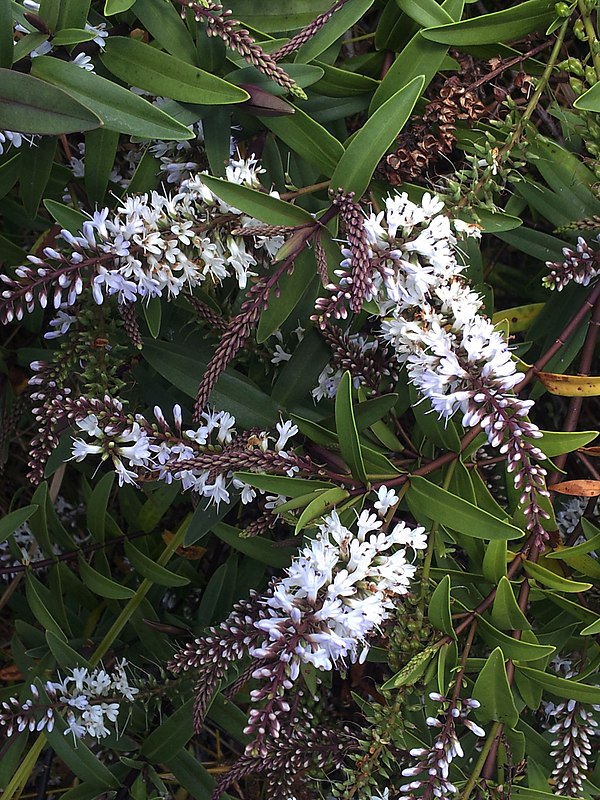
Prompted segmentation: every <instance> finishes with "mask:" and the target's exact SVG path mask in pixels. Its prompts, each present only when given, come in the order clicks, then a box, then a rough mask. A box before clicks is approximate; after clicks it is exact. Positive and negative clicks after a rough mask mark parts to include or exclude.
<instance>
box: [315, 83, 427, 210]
mask: <svg viewBox="0 0 600 800" xmlns="http://www.w3.org/2000/svg"><path fill="white" fill-rule="evenodd" d="M424 85H425V78H424V76H423V75H418V76H417V77H416V78H413V79H412V81H410V83H408V84H407V85H406V86H404V87H402V89H400V90H399V91H398V92H396V93H395V94H394V95H392V97H390V99H389V100H386V102H385V103H383V105H381V106H380V107H379V108H378V109H377V111H375V113H374V114H372V116H370V117H369V119H368V120H367V121H366V123H365V124H364V125H363V126H362V128H361V129H360V130H359V132H358V133H357V134H356V136H355V137H354V138H353V139H352V141H351V142H350V144H349V145H348V148H347V150H346V152H345V153H344V155H343V156H342V157H341V159H340V161H339V163H338V165H337V167H336V169H335V172H334V173H333V175H332V176H331V186H332V187H333V188H334V189H337V188H338V187H341V188H342V189H344V190H345V191H347V192H354V193H355V195H356V196H357V197H361V196H362V195H363V194H364V192H365V191H366V190H367V187H368V186H369V182H370V180H371V178H372V177H373V173H374V172H375V169H376V167H377V164H378V163H379V161H380V160H381V157H382V156H383V155H384V153H385V152H386V150H387V149H388V147H390V145H391V144H392V142H393V141H394V140H395V138H396V136H397V135H398V134H399V133H400V131H401V130H402V128H403V127H404V125H405V124H406V121H407V120H408V118H409V116H410V114H411V112H412V110H413V108H414V107H415V103H416V102H417V100H418V98H419V96H420V94H421V92H422V90H423V86H424Z"/></svg>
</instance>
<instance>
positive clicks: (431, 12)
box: [396, 0, 454, 28]
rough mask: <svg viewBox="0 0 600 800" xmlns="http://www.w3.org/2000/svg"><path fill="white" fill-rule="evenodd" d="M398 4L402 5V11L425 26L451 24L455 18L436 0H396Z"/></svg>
mask: <svg viewBox="0 0 600 800" xmlns="http://www.w3.org/2000/svg"><path fill="white" fill-rule="evenodd" d="M396 4H397V5H398V6H400V8H401V9H402V11H404V13H405V14H406V15H407V16H409V17H410V18H411V19H413V20H414V21H415V22H418V23H419V25H422V26H423V27H424V28H431V27H432V26H433V25H449V24H451V23H452V22H454V20H453V19H452V17H451V16H450V14H448V12H447V11H444V9H443V8H442V6H440V5H439V4H438V3H437V2H436V0H419V2H418V3H415V0H396Z"/></svg>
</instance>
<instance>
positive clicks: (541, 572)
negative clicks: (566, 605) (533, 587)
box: [523, 560, 592, 592]
mask: <svg viewBox="0 0 600 800" xmlns="http://www.w3.org/2000/svg"><path fill="white" fill-rule="evenodd" d="M523 568H524V569H525V572H526V573H527V574H528V575H529V576H530V577H532V578H535V580H536V581H538V583H541V584H542V585H543V586H548V587H550V589H556V590H558V591H560V592H586V591H587V590H588V589H591V588H592V584H591V583H581V582H580V581H572V580H569V579H568V578H563V577H562V576H561V575H557V574H556V573H555V572H551V571H550V570H549V569H546V568H545V567H540V565H539V564H534V563H533V561H527V560H525V561H524V562H523Z"/></svg>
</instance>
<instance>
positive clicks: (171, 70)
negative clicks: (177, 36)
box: [101, 36, 250, 105]
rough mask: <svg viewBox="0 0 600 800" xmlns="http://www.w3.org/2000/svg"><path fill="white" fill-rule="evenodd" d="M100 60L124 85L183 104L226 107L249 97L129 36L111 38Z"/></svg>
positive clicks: (237, 89) (221, 80) (107, 41)
mask: <svg viewBox="0 0 600 800" xmlns="http://www.w3.org/2000/svg"><path fill="white" fill-rule="evenodd" d="M101 60H102V63H103V64H104V66H105V67H106V68H107V69H109V70H110V71H111V72H112V73H113V75H116V76H117V78H120V79H121V80H122V81H125V82H127V83H129V84H130V85H133V86H139V87H140V89H146V91H148V92H151V94H154V95H159V96H165V97H171V98H172V99H173V100H179V101H181V102H183V103H199V104H202V105H225V104H228V103H243V102H244V101H245V100H248V99H249V97H250V95H249V94H248V92H245V91H244V90H243V89H241V88H240V87H239V86H234V85H233V84H232V83H228V82H227V81H225V80H223V78H219V77H217V76H216V75H211V74H210V73H209V72H205V71H204V70H203V69H200V68H199V67H194V66H192V65H191V64H187V63H186V62H185V61H181V59H179V58H175V56H172V55H169V54H168V53H163V52H162V51H161V50H157V49H156V48H155V47H150V45H148V44H144V42H140V41H139V40H138V39H130V38H129V37H127V36H110V37H109V38H108V39H107V40H106V46H105V49H104V52H103V53H102V56H101Z"/></svg>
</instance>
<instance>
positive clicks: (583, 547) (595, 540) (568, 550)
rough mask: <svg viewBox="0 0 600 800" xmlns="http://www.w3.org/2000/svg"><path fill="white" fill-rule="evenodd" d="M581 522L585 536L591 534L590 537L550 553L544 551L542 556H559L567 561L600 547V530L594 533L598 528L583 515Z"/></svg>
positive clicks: (550, 557) (551, 557)
mask: <svg viewBox="0 0 600 800" xmlns="http://www.w3.org/2000/svg"><path fill="white" fill-rule="evenodd" d="M581 523H582V526H583V532H584V533H585V535H586V536H588V535H589V536H591V538H590V539H588V540H587V541H585V542H581V544H577V545H574V546H573V547H560V548H559V549H558V550H554V551H553V552H552V553H544V558H545V559H546V558H549V559H553V558H559V559H560V560H561V561H566V562H567V563H568V562H569V561H571V559H573V558H579V556H583V555H586V554H587V553H591V552H592V551H593V550H596V549H597V548H598V547H600V531H598V533H596V534H595V535H594V531H597V530H598V529H597V528H595V527H594V526H593V525H592V524H590V523H589V522H588V520H587V519H585V517H582V518H581Z"/></svg>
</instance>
